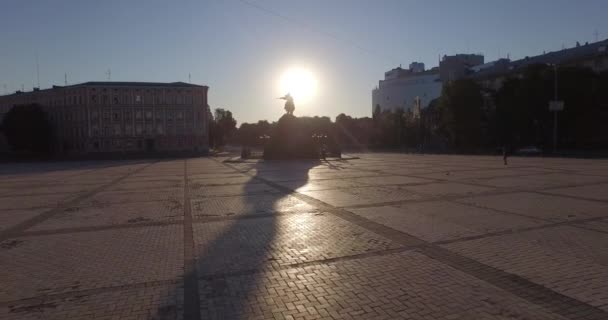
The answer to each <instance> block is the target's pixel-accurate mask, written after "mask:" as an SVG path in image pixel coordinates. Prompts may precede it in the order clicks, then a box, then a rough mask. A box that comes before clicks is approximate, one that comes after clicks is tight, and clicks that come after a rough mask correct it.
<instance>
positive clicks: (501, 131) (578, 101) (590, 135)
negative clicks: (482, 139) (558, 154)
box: [493, 65, 608, 149]
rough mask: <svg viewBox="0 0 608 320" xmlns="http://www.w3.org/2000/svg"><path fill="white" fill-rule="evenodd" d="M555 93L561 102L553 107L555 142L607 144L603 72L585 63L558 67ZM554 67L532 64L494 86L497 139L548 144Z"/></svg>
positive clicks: (519, 143) (606, 85) (582, 146)
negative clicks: (555, 110) (558, 107)
mask: <svg viewBox="0 0 608 320" xmlns="http://www.w3.org/2000/svg"><path fill="white" fill-rule="evenodd" d="M557 73H558V79H559V81H558V99H559V100H563V101H564V104H565V107H564V110H563V111H560V112H559V113H558V117H559V120H558V123H559V135H558V137H559V145H560V147H563V148H578V149H587V148H606V147H608V133H607V131H606V125H605V124H606V123H607V122H608V111H607V109H608V102H607V101H608V100H606V99H607V98H608V94H607V93H606V92H607V91H608V77H607V76H606V74H596V73H594V72H593V71H591V70H590V69H587V68H579V67H558V68H557ZM554 80H555V69H554V68H553V67H551V66H547V65H532V66H530V67H528V68H527V69H526V70H525V71H524V72H522V74H521V76H520V77H512V78H509V79H507V80H506V81H505V82H504V83H503V86H502V87H501V88H500V89H499V90H498V91H497V92H496V95H495V99H494V101H495V104H496V112H495V115H494V121H493V123H494V125H495V130H496V131H495V135H496V137H497V140H498V141H502V142H504V143H506V144H510V145H513V146H525V145H536V146H539V147H543V148H546V149H548V148H550V147H551V145H552V135H553V114H552V112H551V111H549V101H551V100H553V99H554V95H555V92H554V90H555V88H554Z"/></svg>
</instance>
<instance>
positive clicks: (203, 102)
mask: <svg viewBox="0 0 608 320" xmlns="http://www.w3.org/2000/svg"><path fill="white" fill-rule="evenodd" d="M208 89H209V87H207V86H201V85H194V84H189V83H184V82H172V83H152V82H85V83H81V84H76V85H70V86H53V87H52V88H49V89H44V90H40V89H37V88H34V90H33V91H30V92H20V91H18V92H16V93H14V94H11V95H6V96H0V120H1V118H2V117H3V116H4V114H6V112H8V110H10V108H12V107H13V106H15V105H22V104H31V103H36V104H39V105H41V106H42V107H43V108H44V110H45V111H46V112H47V114H48V115H49V118H50V120H51V123H52V125H53V128H54V133H55V139H54V140H55V148H56V151H58V152H60V153H89V152H173V151H206V150H207V149H208V132H209V130H208V126H209V120H210V115H211V113H210V111H209V106H208V104H207V91H208Z"/></svg>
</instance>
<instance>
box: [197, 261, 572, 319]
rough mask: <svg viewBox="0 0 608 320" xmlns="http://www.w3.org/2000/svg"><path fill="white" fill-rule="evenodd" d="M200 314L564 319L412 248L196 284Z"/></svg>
mask: <svg viewBox="0 0 608 320" xmlns="http://www.w3.org/2000/svg"><path fill="white" fill-rule="evenodd" d="M199 291H200V297H201V300H200V306H201V315H202V318H205V319H208V318H209V319H230V318H239V319H241V318H242V319H429V320H430V319H433V320H436V319H556V320H557V319H564V318H562V317H560V316H557V315H554V314H551V313H548V312H546V311H545V310H544V309H542V308H540V307H538V306H536V305H533V304H530V303H528V302H526V301H525V300H522V299H520V298H518V297H515V296H513V295H511V294H509V293H507V292H504V291H502V290H500V289H498V288H496V287H493V286H491V285H488V284H487V283H485V282H483V281H481V280H478V279H476V278H474V277H471V276H469V275H467V274H464V273H461V272H460V271H457V270H454V269H452V268H451V267H448V266H446V265H444V264H442V263H440V262H437V261H434V260H432V259H430V258H427V257H426V256H423V255H421V254H419V253H416V252H408V253H402V254H392V255H387V256H381V257H371V258H366V259H361V260H350V261H340V262H335V263H330V264H326V265H318V266H310V267H303V268H295V269H289V270H283V271H278V272H276V271H275V272H266V273H261V274H260V273H255V274H248V275H243V276H235V277H228V278H219V279H211V280H203V281H200V282H199Z"/></svg>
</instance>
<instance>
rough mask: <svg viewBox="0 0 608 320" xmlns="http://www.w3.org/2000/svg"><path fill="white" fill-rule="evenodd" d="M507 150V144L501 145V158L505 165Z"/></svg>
mask: <svg viewBox="0 0 608 320" xmlns="http://www.w3.org/2000/svg"><path fill="white" fill-rule="evenodd" d="M508 156H509V155H508V151H507V146H503V147H502V160H503V161H504V163H505V166H506V165H507V157H508Z"/></svg>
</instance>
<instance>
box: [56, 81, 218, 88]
mask: <svg viewBox="0 0 608 320" xmlns="http://www.w3.org/2000/svg"><path fill="white" fill-rule="evenodd" d="M79 86H109V87H111V86H113V87H121V86H125V87H184V88H193V87H206V86H202V85H198V84H192V83H186V82H181V81H178V82H135V81H89V82H83V83H79V84H74V85H70V86H68V87H79Z"/></svg>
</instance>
